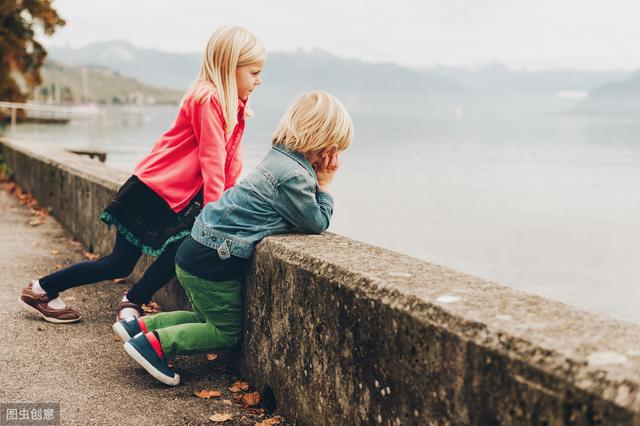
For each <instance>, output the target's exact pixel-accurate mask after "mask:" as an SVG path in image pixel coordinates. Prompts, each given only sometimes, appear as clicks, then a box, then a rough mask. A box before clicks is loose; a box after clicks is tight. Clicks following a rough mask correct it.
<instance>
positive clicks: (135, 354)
mask: <svg viewBox="0 0 640 426" xmlns="http://www.w3.org/2000/svg"><path fill="white" fill-rule="evenodd" d="M124 350H125V351H127V353H128V354H129V356H130V357H131V358H133V359H134V361H136V362H137V363H138V364H140V365H141V366H142V368H144V369H145V370H147V372H148V373H149V374H151V375H152V376H153V377H155V378H156V379H158V380H160V381H161V382H162V383H164V384H165V385H169V386H177V385H178V384H179V383H180V375H178V373H176V372H175V371H173V370H172V369H171V368H169V364H167V360H166V359H165V357H162V358H161V357H159V356H158V354H157V353H156V351H155V350H154V349H153V346H151V343H150V342H149V339H147V336H146V335H145V334H144V333H140V334H138V335H137V336H135V337H133V338H132V339H129V341H128V342H127V343H125V344H124Z"/></svg>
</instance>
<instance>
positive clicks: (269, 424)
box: [254, 416, 282, 426]
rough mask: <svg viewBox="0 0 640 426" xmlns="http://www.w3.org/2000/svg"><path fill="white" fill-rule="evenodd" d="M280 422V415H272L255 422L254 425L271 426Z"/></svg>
mask: <svg viewBox="0 0 640 426" xmlns="http://www.w3.org/2000/svg"><path fill="white" fill-rule="evenodd" d="M281 422H282V417H280V416H274V417H271V418H269V419H265V420H263V421H261V422H260V423H256V424H255V425H254V426H273V425H279V424H280V423H281Z"/></svg>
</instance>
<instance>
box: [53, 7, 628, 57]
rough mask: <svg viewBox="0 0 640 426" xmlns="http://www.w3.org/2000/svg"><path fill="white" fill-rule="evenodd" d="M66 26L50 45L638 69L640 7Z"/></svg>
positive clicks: (159, 12)
mask: <svg viewBox="0 0 640 426" xmlns="http://www.w3.org/2000/svg"><path fill="white" fill-rule="evenodd" d="M53 4H54V7H56V9H57V10H58V12H59V13H60V15H62V17H63V18H65V19H66V20H67V26H66V27H64V28H62V29H60V30H59V32H57V33H56V34H55V35H54V36H53V37H52V38H51V39H49V40H44V41H45V44H54V45H65V44H69V45H71V46H74V47H79V46H83V45H84V44H86V43H88V42H90V41H97V40H113V39H126V40H128V41H131V42H132V43H134V44H136V45H138V46H142V47H154V48H158V49H162V50H169V51H179V52H194V51H195V52H200V51H202V50H203V49H204V46H205V44H206V41H207V39H208V37H209V35H210V34H211V32H212V31H213V30H214V29H215V28H216V27H217V26H219V25H223V24H236V25H241V26H244V27H245V28H247V29H249V30H250V31H252V32H253V33H254V34H256V35H257V36H258V37H260V38H261V39H262V40H263V42H264V43H265V45H266V46H267V49H270V50H295V49H297V48H299V47H302V48H307V49H308V48H313V47H320V48H323V49H325V50H328V51H330V52H333V53H335V54H338V55H340V56H345V57H356V58H360V59H365V60H371V61H392V62H396V63H399V64H402V65H410V66H428V65H432V64H448V65H479V64H482V63H486V62H491V61H499V62H503V63H505V64H507V65H509V66H511V67H514V68H529V69H541V68H558V67H562V68H582V69H614V68H619V69H636V68H640V24H639V23H640V2H638V1H617V0H608V1H603V0H536V1H530V0H527V1H521V0H483V1H478V0H446V1H445V0H442V1H433V0H423V1H420V0H416V1H412V0H384V1H382V0H375V1H364V0H313V1H303V0H297V1H296V0H244V1H242V2H240V1H231V0H228V1H219V0H218V1H215V0H162V1H151V0H108V1H107V0H92V1H87V0H54V2H53Z"/></svg>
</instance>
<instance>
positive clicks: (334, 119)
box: [273, 92, 353, 154]
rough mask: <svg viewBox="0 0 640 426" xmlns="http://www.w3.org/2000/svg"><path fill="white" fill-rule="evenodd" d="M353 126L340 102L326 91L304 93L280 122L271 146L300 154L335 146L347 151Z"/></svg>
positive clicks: (339, 149)
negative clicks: (279, 146) (281, 146)
mask: <svg viewBox="0 0 640 426" xmlns="http://www.w3.org/2000/svg"><path fill="white" fill-rule="evenodd" d="M352 139H353V123H352V121H351V117H350V116H349V113H348V112H347V110H346V108H345V107H344V105H342V103H341V102H340V101H339V100H338V99H337V98H336V97H335V96H332V95H330V94H328V93H326V92H309V93H303V94H302V95H300V96H298V98H297V99H296V100H295V101H293V103H292V104H291V105H290V106H289V109H288V110H287V112H285V114H284V115H283V116H282V118H281V119H280V122H279V123H278V128H277V129H276V131H275V133H274V134H273V143H274V144H276V145H283V146H285V147H287V148H288V149H290V150H292V151H296V152H300V153H302V154H308V153H312V152H318V151H321V150H322V149H325V148H330V147H332V146H335V148H336V149H337V151H344V150H345V149H347V147H348V146H349V144H350V143H351V140H352Z"/></svg>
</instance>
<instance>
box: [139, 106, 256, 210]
mask: <svg viewBox="0 0 640 426" xmlns="http://www.w3.org/2000/svg"><path fill="white" fill-rule="evenodd" d="M244 113H245V112H244V103H243V102H242V101H240V100H238V124H237V125H236V127H235V128H234V129H233V132H231V136H229V138H226V137H225V133H224V122H225V121H224V118H223V115H222V109H221V108H220V103H219V101H218V99H217V98H216V97H212V98H211V100H210V101H206V102H204V103H198V102H196V101H195V99H194V98H193V96H190V97H188V98H187V99H185V100H184V102H183V103H182V106H181V107H180V111H179V112H178V117H177V118H176V121H175V123H173V126H171V128H170V129H169V130H168V131H167V132H166V133H165V134H163V135H162V136H161V137H160V139H159V140H158V141H157V142H156V144H155V146H154V147H153V149H152V150H151V153H149V155H147V156H146V157H145V158H144V159H143V160H142V161H140V163H138V165H137V166H136V167H135V169H134V172H133V174H134V175H136V176H137V177H138V178H139V179H140V180H141V181H142V182H144V183H145V184H146V185H147V186H148V187H149V188H151V189H152V190H153V191H154V192H155V193H156V194H158V195H160V196H161V197H162V198H163V199H164V200H165V201H166V202H167V203H168V204H169V206H170V207H171V209H172V210H173V211H175V212H179V211H181V210H182V209H184V208H185V207H186V206H187V205H188V204H189V201H191V199H192V198H193V197H194V196H195V195H196V194H197V193H198V191H199V190H200V188H201V187H202V186H203V184H204V203H205V204H206V203H208V202H210V201H217V200H218V198H220V196H221V195H222V193H223V192H224V191H225V190H226V189H228V188H230V187H232V186H233V185H234V184H235V183H236V180H237V179H238V176H240V172H241V171H242V150H241V144H240V141H241V139H242V133H243V131H244Z"/></svg>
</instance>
